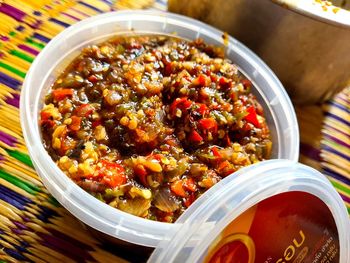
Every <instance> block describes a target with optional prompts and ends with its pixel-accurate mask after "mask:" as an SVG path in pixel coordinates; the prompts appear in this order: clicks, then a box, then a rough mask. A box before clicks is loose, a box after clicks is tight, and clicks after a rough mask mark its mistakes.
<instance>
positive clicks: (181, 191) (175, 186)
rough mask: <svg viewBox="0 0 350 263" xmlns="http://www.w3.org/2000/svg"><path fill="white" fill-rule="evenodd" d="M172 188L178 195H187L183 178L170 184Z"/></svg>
mask: <svg viewBox="0 0 350 263" xmlns="http://www.w3.org/2000/svg"><path fill="white" fill-rule="evenodd" d="M170 189H171V191H172V192H173V193H174V194H176V195H177V196H181V197H186V196H187V195H186V191H185V189H184V188H183V185H182V181H181V180H178V181H175V182H173V183H172V184H171V185H170Z"/></svg>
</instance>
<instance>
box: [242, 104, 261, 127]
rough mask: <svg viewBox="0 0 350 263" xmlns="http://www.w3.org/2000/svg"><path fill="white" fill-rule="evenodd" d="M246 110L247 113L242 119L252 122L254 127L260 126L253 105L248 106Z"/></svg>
mask: <svg viewBox="0 0 350 263" xmlns="http://www.w3.org/2000/svg"><path fill="white" fill-rule="evenodd" d="M247 112H248V115H247V116H245V117H244V119H245V120H246V121H247V122H249V123H251V124H253V125H254V126H255V127H257V128H260V123H259V121H258V117H257V114H256V111H255V108H254V106H250V107H249V108H248V109H247Z"/></svg>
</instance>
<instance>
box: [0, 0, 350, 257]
mask: <svg viewBox="0 0 350 263" xmlns="http://www.w3.org/2000/svg"><path fill="white" fill-rule="evenodd" d="M150 3H153V1H152V0H138V1H136V0H135V1H130V0H120V1H118V2H117V3H113V2H112V1H108V0H81V1H72V0H32V1H25V0H11V1H7V0H3V1H1V2H0V18H1V23H0V263H1V262H18V261H23V262H125V260H123V259H122V258H120V257H118V256H116V254H115V251H111V250H106V247H104V246H103V245H102V244H101V243H100V242H99V241H97V240H95V239H94V238H92V237H91V236H90V235H89V233H88V232H87V231H86V230H85V229H84V227H83V226H82V225H81V224H80V223H79V222H78V221H77V220H76V219H75V218H74V217H72V216H71V215H70V214H69V213H68V212H67V211H66V210H65V209H64V208H62V207H61V206H60V205H59V204H58V203H57V201H56V200H55V199H54V198H52V197H51V196H50V194H49V193H48V192H47V191H46V189H45V188H44V187H43V185H42V183H41V181H40V178H39V177H38V175H37V174H36V173H35V170H34V169H33V166H32V163H31V161H30V158H29V156H28V152H27V149H26V147H25V144H24V140H23V137H22V132H21V127H20V121H19V109H18V107H19V96H20V89H21V85H22V82H23V80H24V77H25V75H26V72H27V70H28V69H29V67H30V64H31V63H32V62H33V60H34V58H35V56H36V55H37V54H38V53H39V52H40V51H41V50H42V49H43V48H44V47H45V45H46V44H47V43H48V42H49V41H50V39H51V38H52V37H54V36H55V35H56V34H57V33H59V32H60V31H62V30H63V29H64V28H66V27H68V26H69V25H71V24H73V23H75V22H77V21H79V20H81V19H84V18H86V17H89V16H92V15H95V14H98V13H102V12H108V11H111V10H113V9H123V8H146V7H149V5H150ZM164 3H165V0H158V1H156V2H155V3H153V4H154V5H153V8H157V9H163V8H164ZM349 94H350V89H346V90H344V91H343V92H342V93H341V94H339V95H338V96H337V97H336V98H335V99H334V100H333V101H331V102H329V103H327V104H325V107H324V108H323V110H324V112H325V115H326V118H325V121H324V126H323V130H322V120H323V112H322V109H321V107H319V106H311V107H303V108H297V113H300V114H298V116H299V123H300V126H301V135H302V136H301V140H302V144H301V161H302V162H304V163H306V164H308V165H311V166H313V167H316V168H318V169H320V170H321V169H323V171H324V173H325V174H327V175H328V176H329V178H330V180H331V182H332V183H333V185H334V186H335V187H336V188H337V190H338V191H339V193H340V194H341V196H342V197H343V199H344V201H346V205H347V207H348V210H349V212H350V209H349V207H350V201H349V200H350V190H349V189H350V188H349V185H350V182H349V178H350V176H349V167H350V164H349V158H350V154H349V147H350V142H349V138H350V137H349V136H350V130H349V127H350V120H349V118H350V113H349V107H350V99H349ZM321 130H322V134H321ZM310 131H311V132H310ZM322 138H323V139H322ZM321 141H322V144H321ZM113 250H117V248H115V249H113Z"/></svg>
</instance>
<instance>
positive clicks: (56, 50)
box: [21, 11, 299, 247]
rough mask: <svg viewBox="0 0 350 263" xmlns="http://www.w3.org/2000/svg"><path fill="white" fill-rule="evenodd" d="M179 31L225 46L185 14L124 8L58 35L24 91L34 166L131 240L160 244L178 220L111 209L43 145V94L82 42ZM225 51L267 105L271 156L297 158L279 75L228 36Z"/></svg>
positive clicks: (105, 229) (62, 196) (69, 203)
mask: <svg viewBox="0 0 350 263" xmlns="http://www.w3.org/2000/svg"><path fill="white" fill-rule="evenodd" d="M130 33H132V34H144V33H147V34H167V35H170V34H176V35H177V36H178V37H181V38H185V39H195V38H198V37H200V38H203V39H204V41H205V42H206V43H210V44H215V45H218V46H220V45H223V41H222V34H223V32H221V31H218V30H216V29H214V28H212V27H210V26H208V25H205V24H203V23H201V22H198V21H196V20H193V19H190V18H186V17H183V16H180V15H174V14H170V13H164V12H156V11H122V12H112V13H107V14H103V15H99V16H95V17H92V18H89V19H86V20H84V21H81V22H79V23H77V24H75V25H74V26H72V27H69V28H68V29H66V30H65V31H63V32H62V33H60V34H59V35H58V36H56V37H55V38H54V39H53V40H52V41H51V42H50V43H49V44H48V45H47V46H46V47H45V48H44V50H43V51H42V52H41V53H40V54H39V56H38V57H37V58H36V59H35V61H34V63H33V64H32V66H31V68H30V70H29V72H28V74H27V76H26V79H25V82H24V85H23V90H22V94H21V124H22V128H23V133H24V137H25V141H26V144H27V147H28V150H29V153H30V156H31V158H32V160H33V163H34V166H35V168H36V170H37V172H38V173H39V175H40V176H41V179H42V181H43V183H44V185H45V186H46V187H47V188H48V190H49V192H50V193H51V194H52V195H53V196H54V197H55V198H56V199H57V200H58V201H59V202H60V203H61V204H62V205H63V206H64V207H65V208H66V209H68V210H69V211H70V212H71V213H72V214H73V215H74V216H76V217H77V218H78V219H80V220H81V221H82V222H84V223H85V224H87V225H89V226H91V227H93V228H95V229H96V230H98V231H100V232H102V233H105V234H107V235H109V236H111V237H114V238H117V239H119V240H123V241H126V242H129V243H132V244H138V245H141V246H146V247H155V246H157V244H158V243H159V241H161V240H163V239H165V237H166V235H167V234H169V233H170V232H172V231H174V230H175V229H176V227H175V225H174V224H167V223H161V222H155V221H150V220H146V219H142V218H139V217H135V216H133V215H130V214H127V213H124V212H122V211H119V210H117V209H115V208H112V207H110V206H108V205H106V204H104V203H102V202H100V201H99V200H97V199H95V198H94V197H92V196H91V195H89V194H88V193H87V192H85V191H84V190H82V189H81V188H80V187H78V186H77V185H76V184H75V183H73V182H72V181H71V180H70V179H69V178H68V177H67V176H66V175H65V174H64V173H63V172H62V171H61V170H60V169H59V168H58V167H57V166H56V164H55V163H54V162H53V161H52V159H51V157H50V156H49V155H48V153H47V152H46V150H45V149H44V147H43V144H42V139H41V135H40V129H39V126H38V115H39V114H38V113H39V111H40V109H41V107H42V104H43V98H44V96H45V94H46V93H47V92H48V90H49V88H50V85H51V84H52V83H53V81H54V80H55V79H56V77H57V75H58V74H59V73H60V72H61V70H62V69H63V68H64V67H66V66H67V65H68V64H69V62H70V61H71V60H72V59H73V58H74V57H75V56H76V55H77V54H79V52H80V50H81V48H82V47H84V46H86V45H88V44H92V43H98V42H101V41H104V40H106V39H107V38H109V37H111V36H116V35H119V34H130ZM226 55H227V57H228V58H230V59H232V61H234V62H235V63H236V64H237V65H238V66H239V68H240V69H241V71H242V72H243V73H244V74H245V75H246V76H247V77H248V78H249V79H250V80H251V81H252V82H253V84H254V86H255V89H254V91H253V92H254V93H255V94H256V96H257V97H258V100H259V101H260V102H261V103H262V106H263V107H264V109H265V115H266V116H267V121H268V124H269V127H270V128H271V136H272V140H273V151H272V158H281V159H289V160H293V161H296V160H297V158H298V154H299V132H298V125H297V120H296V117H295V113H294V109H293V107H292V104H291V102H290V100H289V98H288V96H287V93H286V92H285V90H284V88H283V87H282V85H281V83H280V82H279V80H278V79H277V78H276V77H275V75H274V74H273V73H272V71H271V70H270V69H269V68H268V67H267V66H266V65H265V63H263V62H262V61H261V60H260V59H259V58H258V57H257V56H256V55H255V54H253V53H252V52H251V51H250V50H248V49H247V48H246V47H245V46H243V45H242V44H241V43H239V42H238V41H237V40H235V39H233V38H231V37H230V38H229V43H228V45H227V47H226Z"/></svg>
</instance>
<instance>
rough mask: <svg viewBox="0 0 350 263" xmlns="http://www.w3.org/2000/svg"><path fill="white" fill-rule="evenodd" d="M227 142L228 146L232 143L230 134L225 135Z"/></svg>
mask: <svg viewBox="0 0 350 263" xmlns="http://www.w3.org/2000/svg"><path fill="white" fill-rule="evenodd" d="M225 142H226V145H227V146H229V145H231V139H230V136H228V134H226V135H225Z"/></svg>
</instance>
